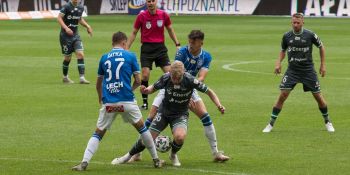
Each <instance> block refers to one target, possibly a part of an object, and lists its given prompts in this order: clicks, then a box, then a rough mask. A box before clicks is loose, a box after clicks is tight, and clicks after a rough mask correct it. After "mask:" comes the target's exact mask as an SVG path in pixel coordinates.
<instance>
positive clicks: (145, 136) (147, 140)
mask: <svg viewBox="0 0 350 175" xmlns="http://www.w3.org/2000/svg"><path fill="white" fill-rule="evenodd" d="M141 139H142V141H143V144H145V146H146V148H147V149H148V151H149V153H150V154H151V156H152V159H157V158H158V154H157V150H156V147H155V146H154V141H153V138H152V135H151V133H150V132H149V130H147V131H145V132H143V133H142V134H141Z"/></svg>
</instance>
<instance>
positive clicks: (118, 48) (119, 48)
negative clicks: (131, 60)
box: [112, 47, 124, 50]
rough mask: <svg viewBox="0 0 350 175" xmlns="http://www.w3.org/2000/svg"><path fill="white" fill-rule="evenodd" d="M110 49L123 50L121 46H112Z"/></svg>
mask: <svg viewBox="0 0 350 175" xmlns="http://www.w3.org/2000/svg"><path fill="white" fill-rule="evenodd" d="M112 50H124V49H123V48H121V47H113V49H112Z"/></svg>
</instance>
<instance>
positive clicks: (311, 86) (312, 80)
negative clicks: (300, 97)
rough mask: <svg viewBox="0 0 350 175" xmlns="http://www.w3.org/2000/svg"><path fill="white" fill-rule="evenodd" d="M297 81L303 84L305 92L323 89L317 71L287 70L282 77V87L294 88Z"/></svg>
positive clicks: (285, 88) (315, 91) (283, 88)
mask: <svg viewBox="0 0 350 175" xmlns="http://www.w3.org/2000/svg"><path fill="white" fill-rule="evenodd" d="M297 83H302V84H303V89H304V92H307V91H311V92H312V93H319V92H320V91H321V87H320V83H319V81H318V78H317V73H316V72H315V71H310V72H303V73H295V72H292V71H288V70H287V71H286V73H285V74H284V76H283V78H282V81H281V84H280V89H281V90H293V89H294V87H295V85H296V84H297Z"/></svg>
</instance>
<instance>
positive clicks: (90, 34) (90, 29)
mask: <svg viewBox="0 0 350 175" xmlns="http://www.w3.org/2000/svg"><path fill="white" fill-rule="evenodd" d="M86 31H87V33H88V34H89V36H90V37H92V28H91V27H90V26H89V27H87V28H86Z"/></svg>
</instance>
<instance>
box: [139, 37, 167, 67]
mask: <svg viewBox="0 0 350 175" xmlns="http://www.w3.org/2000/svg"><path fill="white" fill-rule="evenodd" d="M140 62H141V67H148V68H149V69H150V70H152V65H153V62H155V64H156V67H164V66H169V65H170V60H169V56H168V49H167V48H166V47H165V45H164V43H142V46H141V56H140Z"/></svg>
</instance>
